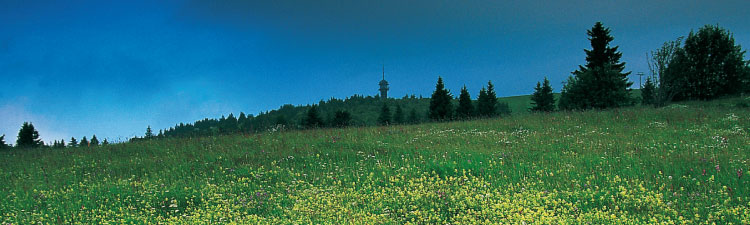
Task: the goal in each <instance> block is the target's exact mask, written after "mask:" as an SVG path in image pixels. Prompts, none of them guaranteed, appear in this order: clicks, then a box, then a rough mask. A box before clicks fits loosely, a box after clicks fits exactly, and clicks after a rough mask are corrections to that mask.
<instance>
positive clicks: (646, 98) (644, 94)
mask: <svg viewBox="0 0 750 225" xmlns="http://www.w3.org/2000/svg"><path fill="white" fill-rule="evenodd" d="M655 91H656V85H654V82H651V77H646V84H644V85H643V88H641V104H642V105H652V104H654V100H655Z"/></svg>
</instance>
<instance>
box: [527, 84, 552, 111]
mask: <svg viewBox="0 0 750 225" xmlns="http://www.w3.org/2000/svg"><path fill="white" fill-rule="evenodd" d="M531 101H532V104H534V106H533V107H532V108H531V111H534V112H552V111H554V110H555V96H554V95H553V94H552V86H550V84H549V80H547V78H546V77H545V78H544V83H542V84H540V83H539V82H536V87H535V88H534V94H533V95H532V96H531Z"/></svg>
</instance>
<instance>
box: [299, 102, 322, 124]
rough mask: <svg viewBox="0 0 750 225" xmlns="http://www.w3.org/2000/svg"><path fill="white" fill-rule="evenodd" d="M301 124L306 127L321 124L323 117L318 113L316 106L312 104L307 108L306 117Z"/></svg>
mask: <svg viewBox="0 0 750 225" xmlns="http://www.w3.org/2000/svg"><path fill="white" fill-rule="evenodd" d="M303 125H304V126H305V127H306V128H317V127H322V126H323V119H321V118H320V116H319V115H318V106H317V105H312V106H311V107H310V109H308V110H307V118H305V120H304V121H303Z"/></svg>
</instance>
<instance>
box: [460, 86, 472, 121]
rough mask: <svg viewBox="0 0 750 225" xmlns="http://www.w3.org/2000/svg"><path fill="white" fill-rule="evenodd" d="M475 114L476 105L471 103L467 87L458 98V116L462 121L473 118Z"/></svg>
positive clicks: (462, 89)
mask: <svg viewBox="0 0 750 225" xmlns="http://www.w3.org/2000/svg"><path fill="white" fill-rule="evenodd" d="M473 112H474V105H472V103H471V95H469V90H467V89H466V85H464V87H463V88H461V94H460V95H459V96H458V108H456V116H457V117H458V118H461V119H467V118H469V117H471V116H472V114H473Z"/></svg>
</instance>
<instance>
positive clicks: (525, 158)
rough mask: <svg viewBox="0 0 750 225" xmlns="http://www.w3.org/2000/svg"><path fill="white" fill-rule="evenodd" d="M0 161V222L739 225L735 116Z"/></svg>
mask: <svg viewBox="0 0 750 225" xmlns="http://www.w3.org/2000/svg"><path fill="white" fill-rule="evenodd" d="M738 101H745V102H747V101H750V99H747V98H745V99H742V98H732V99H723V100H717V101H712V102H684V103H679V104H674V105H671V106H668V107H664V108H658V109H654V108H650V107H629V108H621V109H614V110H607V111H586V112H555V113H550V114H535V113H524V114H515V115H513V116H509V117H504V118H496V119H484V120H473V121H465V122H461V121H459V122H449V123H427V124H420V125H409V126H388V127H353V128H345V129H320V130H303V131H289V132H274V133H263V134H253V135H241V134H238V135H227V136H213V137H202V138H181V139H160V140H149V141H143V142H135V143H124V144H116V145H110V146H105V147H96V148H66V149H29V150H15V151H12V152H0V182H2V185H0V203H1V204H0V223H2V224H37V223H42V224H158V223H177V224H233V223H239V224H310V223H313V224H410V223H411V224H426V223H427V224H489V223H503V224H524V223H526V224H581V223H586V224H589V223H593V224H645V223H648V224H677V223H690V224H711V223H716V224H750V201H749V200H750V176H749V175H748V170H750V161H749V160H750V134H749V133H750V108H747V107H738V106H737V104H736V103H737V102H738Z"/></svg>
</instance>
